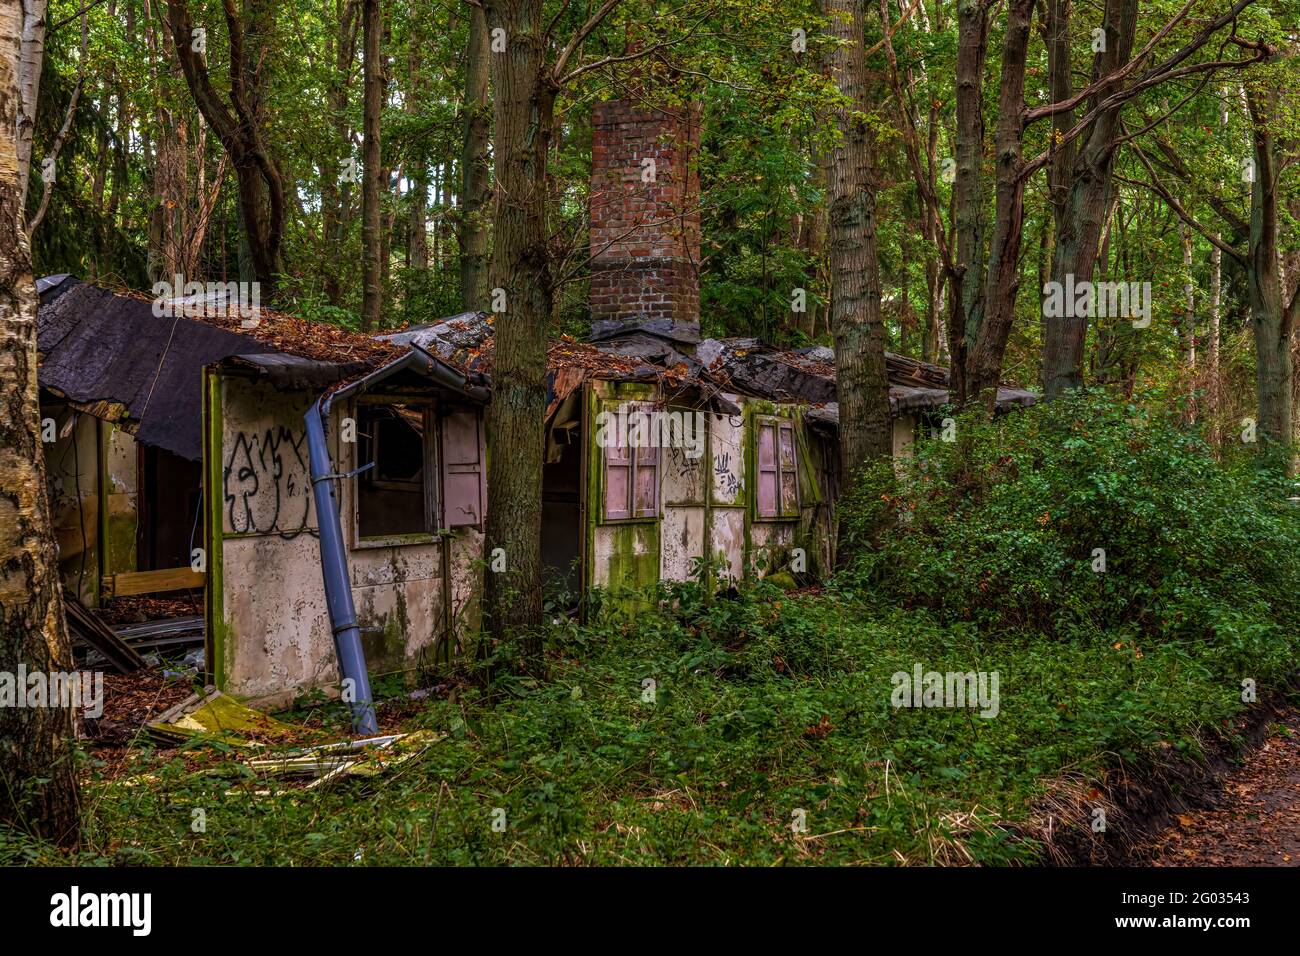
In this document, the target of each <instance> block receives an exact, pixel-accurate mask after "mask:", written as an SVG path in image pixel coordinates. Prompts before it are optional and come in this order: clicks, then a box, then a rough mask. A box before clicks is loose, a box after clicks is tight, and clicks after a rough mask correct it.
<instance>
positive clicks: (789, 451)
mask: <svg viewBox="0 0 1300 956" xmlns="http://www.w3.org/2000/svg"><path fill="white" fill-rule="evenodd" d="M798 460H799V459H798V456H797V455H796V454H795V445H794V423H793V422H788V421H783V422H780V423H779V424H778V425H777V465H778V469H779V471H780V476H781V516H782V517H784V518H797V517H798V516H799V470H798V467H797V464H796V463H797V462H798Z"/></svg>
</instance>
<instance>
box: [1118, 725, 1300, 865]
mask: <svg viewBox="0 0 1300 956" xmlns="http://www.w3.org/2000/svg"><path fill="white" fill-rule="evenodd" d="M1273 729H1274V730H1275V732H1274V733H1272V734H1271V735H1270V736H1269V737H1268V738H1267V739H1266V740H1265V741H1264V742H1263V743H1262V744H1261V745H1260V746H1259V747H1258V748H1257V749H1256V750H1254V751H1252V752H1251V753H1249V754H1248V755H1247V756H1246V757H1245V759H1244V761H1243V763H1242V764H1241V766H1240V767H1238V768H1237V769H1235V770H1234V771H1232V772H1231V773H1229V774H1228V775H1227V776H1226V777H1225V778H1224V779H1223V781H1222V789H1221V790H1220V791H1219V792H1218V793H1217V794H1216V795H1215V798H1214V802H1213V805H1212V806H1209V807H1206V808H1203V809H1190V810H1187V811H1185V812H1183V813H1180V814H1178V815H1177V816H1176V817H1175V822H1174V824H1173V826H1171V827H1169V828H1168V829H1166V830H1165V831H1164V832H1162V833H1160V834H1158V835H1157V836H1156V837H1155V839H1153V840H1152V841H1151V843H1150V844H1149V846H1148V847H1147V848H1146V850H1145V852H1144V854H1143V857H1144V860H1145V862H1147V863H1148V864H1149V865H1152V866H1300V710H1295V709H1292V710H1291V712H1290V714H1289V716H1288V717H1287V718H1286V719H1285V720H1284V721H1283V722H1282V723H1280V724H1278V725H1277V726H1276V727H1275V728H1273Z"/></svg>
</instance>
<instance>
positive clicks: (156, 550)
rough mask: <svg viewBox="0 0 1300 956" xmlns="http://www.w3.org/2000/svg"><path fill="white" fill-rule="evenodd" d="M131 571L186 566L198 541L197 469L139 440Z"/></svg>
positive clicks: (199, 474)
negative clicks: (134, 534)
mask: <svg viewBox="0 0 1300 956" xmlns="http://www.w3.org/2000/svg"><path fill="white" fill-rule="evenodd" d="M139 448H140V458H139V462H140V488H139V489H138V492H139V500H138V503H137V507H138V509H139V524H138V525H137V535H136V570H137V571H162V570H164V569H167V568H188V567H189V566H190V552H191V550H192V549H193V548H197V547H201V546H202V544H203V524H202V521H203V515H202V513H201V512H202V507H201V506H202V502H203V468H202V466H201V465H200V463H199V462H197V461H188V460H186V459H184V458H182V457H180V456H179V455H174V454H172V453H171V452H169V451H166V450H165V449H162V448H153V447H150V446H148V445H144V444H140V445H139Z"/></svg>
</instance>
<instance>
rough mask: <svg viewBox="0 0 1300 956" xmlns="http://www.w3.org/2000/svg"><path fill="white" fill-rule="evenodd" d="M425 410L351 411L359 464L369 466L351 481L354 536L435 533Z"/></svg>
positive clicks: (410, 407) (367, 406)
mask: <svg viewBox="0 0 1300 956" xmlns="http://www.w3.org/2000/svg"><path fill="white" fill-rule="evenodd" d="M429 418H430V408H429V406H428V405H420V404H411V405H405V404H403V405H397V404H393V405H380V404H370V403H363V404H361V405H360V406H359V407H358V408H357V444H358V454H359V459H358V460H359V464H361V465H363V466H364V465H367V464H369V463H371V462H373V463H374V466H373V467H371V468H367V469H366V470H365V471H363V472H361V474H360V475H358V476H357V534H358V535H359V536H360V537H362V538H387V537H393V536H395V535H407V534H428V533H432V532H433V531H434V530H436V529H435V528H434V526H433V522H432V521H431V517H432V515H434V514H436V509H435V508H434V507H433V500H432V499H433V494H432V487H431V483H430V482H429V480H428V476H429V474H430V471H431V469H430V468H428V467H426V466H427V464H428V462H429V460H430V449H429V447H428V442H427V441H426V436H427V435H428V434H429V428H428V424H429Z"/></svg>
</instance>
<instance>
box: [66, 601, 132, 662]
mask: <svg viewBox="0 0 1300 956" xmlns="http://www.w3.org/2000/svg"><path fill="white" fill-rule="evenodd" d="M63 603H64V610H65V611H66V613H67V617H68V627H69V628H70V629H71V630H72V632H73V633H74V634H75V635H76V636H77V637H79V638H80V639H81V640H82V641H83V642H84V643H85V644H87V645H88V646H90V647H92V648H94V649H95V650H97V651H99V653H100V654H102V655H103V656H104V659H105V660H106V661H108V663H109V666H110V667H112V668H113V670H115V671H117V672H118V673H119V674H130V673H131V672H133V671H138V670H139V669H140V668H142V667H144V666H145V661H144V658H142V657H141V656H140V655H139V654H138V653H136V650H135V648H133V647H131V645H130V644H128V643H127V642H126V641H124V640H123V639H122V638H121V637H120V636H118V635H117V634H115V633H113V631H112V630H111V629H110V628H109V626H108V625H107V624H105V623H104V622H103V621H101V620H100V619H99V618H97V617H95V615H94V614H93V613H91V612H90V611H89V610H87V609H86V608H85V606H84V605H82V603H81V602H80V601H78V600H77V599H76V598H74V597H72V596H71V595H69V594H67V593H66V592H65V593H64V595H63Z"/></svg>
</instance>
